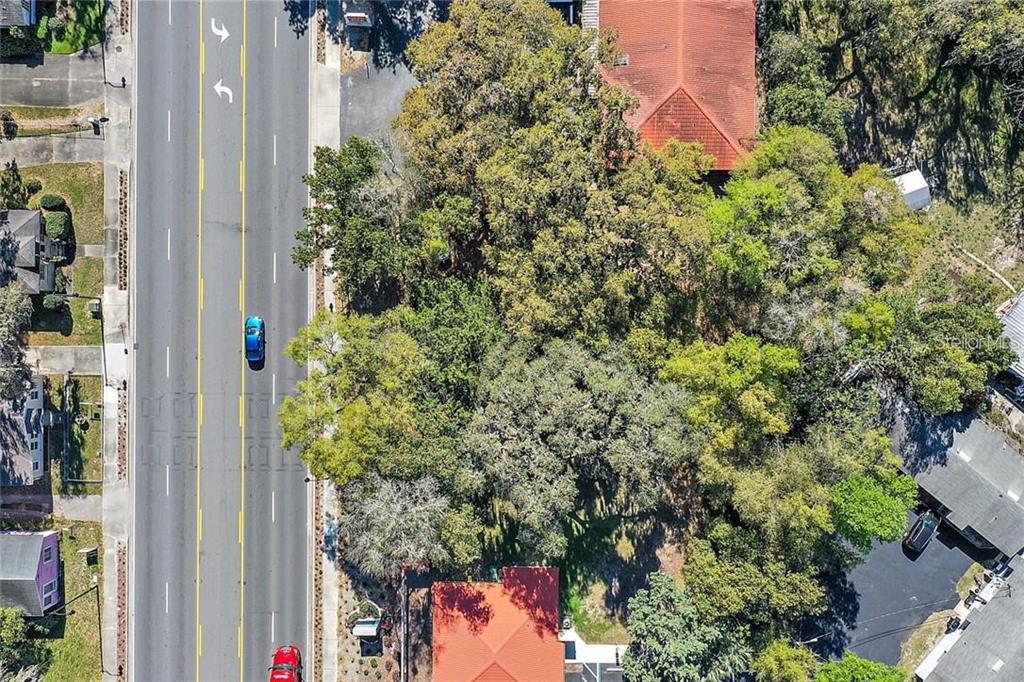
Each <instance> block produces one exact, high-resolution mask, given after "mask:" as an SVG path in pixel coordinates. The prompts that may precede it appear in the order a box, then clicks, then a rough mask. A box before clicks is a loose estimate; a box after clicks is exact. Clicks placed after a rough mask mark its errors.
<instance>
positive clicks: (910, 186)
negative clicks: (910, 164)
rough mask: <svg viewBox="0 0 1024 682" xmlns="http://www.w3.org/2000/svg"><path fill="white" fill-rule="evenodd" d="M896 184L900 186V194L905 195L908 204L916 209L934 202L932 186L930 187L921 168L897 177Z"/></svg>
mask: <svg viewBox="0 0 1024 682" xmlns="http://www.w3.org/2000/svg"><path fill="white" fill-rule="evenodd" d="M896 186H897V187H899V188H900V194H902V195H903V200H904V201H906V202H907V206H909V207H910V208H912V209H914V210H915V211H920V210H922V209H925V208H928V206H929V205H930V204H931V203H932V192H931V188H929V187H928V181H927V180H925V178H924V174H923V173H921V171H919V170H914V171H910V172H909V173H904V174H903V175H900V176H899V177H897V178H896Z"/></svg>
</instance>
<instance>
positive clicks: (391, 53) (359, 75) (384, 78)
mask: <svg viewBox="0 0 1024 682" xmlns="http://www.w3.org/2000/svg"><path fill="white" fill-rule="evenodd" d="M447 10H448V4H447V3H444V2H441V3H435V2H430V1H429V0H414V1H412V2H408V3H376V4H375V5H374V21H375V25H374V27H373V28H372V29H365V28H349V29H347V30H346V36H345V39H346V42H347V43H348V45H350V46H351V47H352V49H353V55H352V58H351V59H345V62H344V63H342V65H341V139H342V140H347V139H348V138H349V137H352V136H354V135H355V136H359V137H367V138H370V139H386V138H387V137H388V136H389V134H390V130H391V119H392V118H394V117H395V116H396V115H397V114H398V112H399V110H400V109H401V108H402V102H403V101H404V100H405V93H406V92H407V91H408V90H409V89H410V88H412V87H413V86H414V85H416V79H415V78H413V77H412V74H411V73H410V72H409V68H408V65H407V64H406V57H405V48H406V46H407V45H408V44H409V42H410V41H411V40H413V39H414V38H415V37H416V36H417V35H419V34H420V33H421V32H423V30H424V29H426V28H427V27H428V26H429V25H430V24H431V23H433V22H434V21H440V20H443V19H444V18H445V17H446V16H447Z"/></svg>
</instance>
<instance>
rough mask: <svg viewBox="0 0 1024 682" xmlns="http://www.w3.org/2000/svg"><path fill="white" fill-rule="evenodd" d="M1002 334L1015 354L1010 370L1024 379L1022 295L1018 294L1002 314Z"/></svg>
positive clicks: (1023, 308) (1023, 301) (1023, 302)
mask: <svg viewBox="0 0 1024 682" xmlns="http://www.w3.org/2000/svg"><path fill="white" fill-rule="evenodd" d="M1001 319H1002V322H1003V334H1004V335H1005V336H1006V337H1007V338H1008V339H1009V340H1010V348H1012V349H1013V352H1014V354H1015V355H1016V356H1017V357H1016V359H1015V360H1014V361H1013V364H1011V365H1010V371H1011V372H1013V373H1014V374H1016V375H1017V376H1018V377H1020V378H1022V379H1024V297H1021V296H1018V297H1017V298H1015V299H1014V300H1013V301H1012V302H1011V303H1010V307H1009V308H1008V309H1006V310H1005V311H1004V312H1003V314H1002V318H1001Z"/></svg>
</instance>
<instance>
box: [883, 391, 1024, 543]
mask: <svg viewBox="0 0 1024 682" xmlns="http://www.w3.org/2000/svg"><path fill="white" fill-rule="evenodd" d="M893 440H894V443H895V444H896V446H897V448H898V449H899V452H900V454H901V455H902V457H903V466H904V468H905V469H906V470H907V471H908V472H909V473H910V474H912V475H913V476H914V478H915V479H916V480H917V483H918V485H920V486H921V488H923V489H924V490H925V491H926V492H927V493H928V494H929V495H931V496H932V497H934V498H935V499H937V500H938V501H939V502H941V503H942V504H943V505H944V506H945V507H948V508H949V509H950V512H949V514H948V515H947V518H948V520H949V521H950V522H951V523H952V524H953V525H955V526H956V527H958V528H961V529H963V528H968V527H969V528H971V529H973V530H975V531H977V533H978V534H980V535H981V536H982V537H983V538H985V539H986V540H988V542H990V543H991V544H992V545H993V546H995V547H996V548H997V549H998V550H999V551H1001V552H1003V553H1004V554H1006V555H1008V556H1013V555H1015V554H1018V553H1019V552H1020V551H1021V549H1022V548H1024V505H1022V504H1021V498H1022V497H1024V455H1022V454H1021V452H1020V451H1019V450H1018V449H1017V447H1016V446H1015V445H1014V444H1013V443H1011V442H1009V441H1008V440H1007V439H1006V437H1005V436H1004V435H1003V433H1002V432H1001V431H999V430H998V429H996V428H994V427H993V426H991V425H989V424H988V423H987V422H985V421H984V420H983V419H980V418H974V419H972V418H971V417H970V416H969V415H964V414H960V415H952V416H949V417H944V418H941V419H928V418H925V417H923V416H921V415H920V414H917V413H914V412H910V411H909V410H907V409H905V408H904V409H901V410H900V414H899V417H898V418H897V420H896V424H895V426H894V428H893Z"/></svg>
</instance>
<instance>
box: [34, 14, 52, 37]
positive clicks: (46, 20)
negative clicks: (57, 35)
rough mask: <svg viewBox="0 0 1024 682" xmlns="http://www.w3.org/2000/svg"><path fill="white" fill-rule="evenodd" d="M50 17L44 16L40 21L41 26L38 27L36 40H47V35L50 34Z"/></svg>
mask: <svg viewBox="0 0 1024 682" xmlns="http://www.w3.org/2000/svg"><path fill="white" fill-rule="evenodd" d="M49 26H50V17H47V16H44V17H43V18H42V19H40V20H39V26H37V27H36V38H39V39H40V40H46V34H47V33H48V32H49V30H50V29H49Z"/></svg>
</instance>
